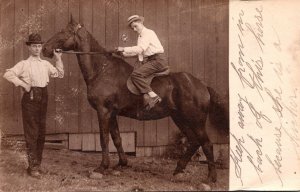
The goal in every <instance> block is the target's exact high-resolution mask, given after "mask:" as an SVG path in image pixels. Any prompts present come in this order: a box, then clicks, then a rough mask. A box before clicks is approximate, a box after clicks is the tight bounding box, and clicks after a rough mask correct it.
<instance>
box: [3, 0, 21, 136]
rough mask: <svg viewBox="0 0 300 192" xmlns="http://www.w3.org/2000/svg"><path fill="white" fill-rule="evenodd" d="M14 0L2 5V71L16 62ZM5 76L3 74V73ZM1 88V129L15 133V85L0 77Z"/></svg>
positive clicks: (5, 1) (7, 0)
mask: <svg viewBox="0 0 300 192" xmlns="http://www.w3.org/2000/svg"><path fill="white" fill-rule="evenodd" d="M14 8H15V4H14V1H11V0H4V1H2V6H1V36H2V37H4V38H3V39H1V41H3V42H2V45H1V47H0V48H1V58H0V61H1V62H0V64H1V72H2V71H3V72H5V70H6V69H9V68H11V67H13V66H14V65H15V64H16V63H15V60H14V30H15V28H14V27H15V26H14V14H15V13H14ZM1 76H3V74H1ZM0 79H1V80H0V83H1V88H0V93H1V97H2V99H3V103H2V104H3V105H2V106H0V107H1V108H2V110H1V111H3V112H2V114H1V116H2V125H1V130H2V131H3V132H4V133H5V134H14V133H16V132H17V131H18V129H16V128H15V127H16V126H17V125H18V124H17V123H16V118H17V116H16V113H15V111H14V106H15V102H16V101H15V100H14V85H13V84H12V83H9V82H8V81H7V80H5V79H3V78H0Z"/></svg>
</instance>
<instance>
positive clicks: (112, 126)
mask: <svg viewBox="0 0 300 192" xmlns="http://www.w3.org/2000/svg"><path fill="white" fill-rule="evenodd" d="M109 130H110V135H111V138H112V140H113V142H114V145H115V147H116V149H117V151H118V155H119V163H118V166H121V167H123V166H127V158H126V155H125V153H124V150H123V147H122V138H121V135H120V131H119V126H118V122H117V117H116V116H115V115H113V116H112V117H111V119H110V121H109Z"/></svg>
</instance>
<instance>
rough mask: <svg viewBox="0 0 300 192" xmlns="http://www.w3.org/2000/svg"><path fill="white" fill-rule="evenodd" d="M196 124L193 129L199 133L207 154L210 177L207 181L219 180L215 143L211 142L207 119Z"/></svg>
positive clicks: (203, 148)
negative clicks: (206, 123) (214, 149)
mask: <svg viewBox="0 0 300 192" xmlns="http://www.w3.org/2000/svg"><path fill="white" fill-rule="evenodd" d="M195 125H196V126H193V127H192V128H193V131H194V132H195V135H197V137H198V139H199V141H200V143H201V147H202V150H203V153H204V155H205V156H206V159H207V162H208V177H207V182H216V181H217V172H216V166H215V161H214V153H213V144H212V143H211V142H210V140H209V138H208V135H207V133H206V129H205V120H203V121H202V123H200V122H199V123H195Z"/></svg>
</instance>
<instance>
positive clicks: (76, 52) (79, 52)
mask: <svg viewBox="0 0 300 192" xmlns="http://www.w3.org/2000/svg"><path fill="white" fill-rule="evenodd" d="M55 51H56V52H59V53H66V54H88V55H97V54H110V53H117V51H107V52H82V51H63V50H55Z"/></svg>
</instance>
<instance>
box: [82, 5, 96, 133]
mask: <svg viewBox="0 0 300 192" xmlns="http://www.w3.org/2000/svg"><path fill="white" fill-rule="evenodd" d="M92 7H93V1H92V0H88V1H86V0H80V13H79V16H80V19H79V20H80V23H82V24H83V25H84V27H85V28H86V29H87V30H88V31H89V32H90V33H91V32H92V11H91V10H92ZM86 56H87V57H90V56H91V55H86ZM81 77H82V75H81ZM79 90H80V92H79V111H80V124H79V132H80V133H90V132H92V110H93V109H92V107H91V106H90V105H89V103H88V100H87V87H86V84H85V81H84V80H83V78H82V79H80V82H79Z"/></svg>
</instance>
